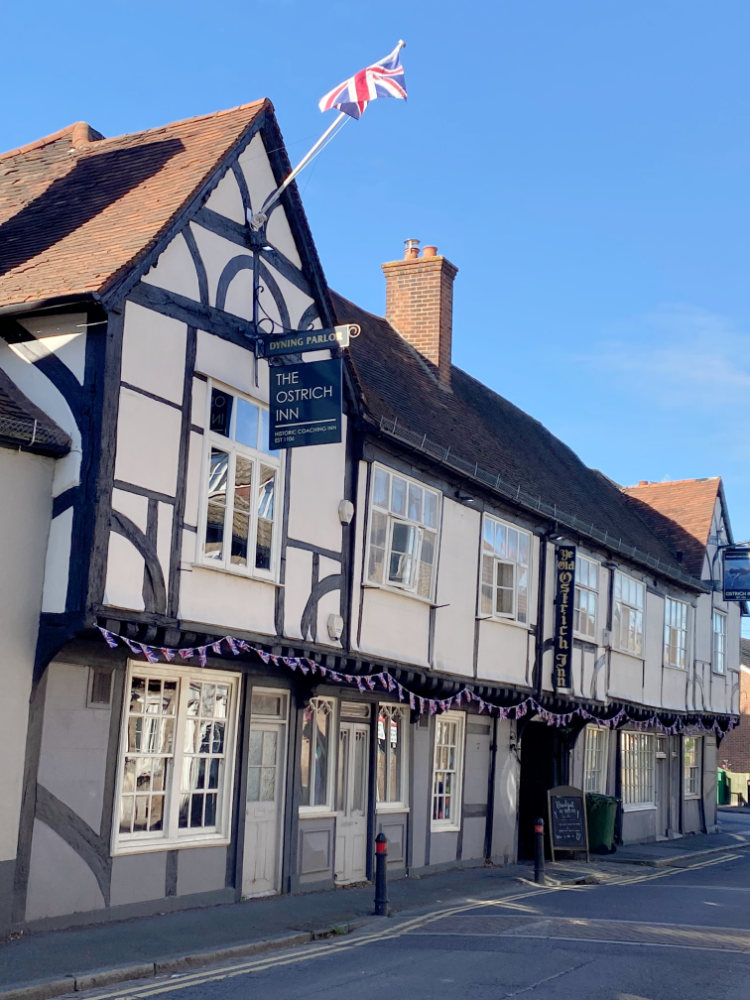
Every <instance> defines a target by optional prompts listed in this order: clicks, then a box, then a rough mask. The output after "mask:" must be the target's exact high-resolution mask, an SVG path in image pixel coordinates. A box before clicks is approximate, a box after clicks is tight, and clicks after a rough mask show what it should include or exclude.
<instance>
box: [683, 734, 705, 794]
mask: <svg viewBox="0 0 750 1000" xmlns="http://www.w3.org/2000/svg"><path fill="white" fill-rule="evenodd" d="M702 744H703V740H702V739H701V737H700V736H685V737H684V739H683V742H682V765H683V775H684V779H685V798H698V796H699V795H700V793H701V750H702Z"/></svg>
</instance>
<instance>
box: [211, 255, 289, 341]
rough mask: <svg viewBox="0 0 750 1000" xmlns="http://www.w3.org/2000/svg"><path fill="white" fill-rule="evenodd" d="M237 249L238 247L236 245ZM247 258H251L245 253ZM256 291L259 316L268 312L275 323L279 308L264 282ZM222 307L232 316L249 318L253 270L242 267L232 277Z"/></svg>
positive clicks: (277, 320)
mask: <svg viewBox="0 0 750 1000" xmlns="http://www.w3.org/2000/svg"><path fill="white" fill-rule="evenodd" d="M238 249H240V248H239V247H238ZM247 257H248V259H249V260H251V259H252V258H251V257H250V255H249V254H248V255H247ZM261 284H263V289H262V290H261V291H259V292H258V302H259V304H260V310H261V313H260V314H261V316H262V315H263V314H264V312H266V313H268V315H269V316H271V317H272V319H274V320H275V321H276V322H277V323H278V322H279V310H278V309H277V308H276V302H275V301H274V299H273V296H272V295H271V294H270V293H269V292H268V290H267V288H266V287H265V284H264V283H263V282H261ZM224 309H225V311H226V312H228V313H232V315H233V316H241V317H242V318H243V319H246V320H251V319H252V316H253V272H252V271H251V270H250V268H248V267H243V268H242V270H240V271H238V272H237V274H235V276H234V277H233V278H232V280H231V281H230V283H229V286H228V288H227V294H226V298H225V299H224Z"/></svg>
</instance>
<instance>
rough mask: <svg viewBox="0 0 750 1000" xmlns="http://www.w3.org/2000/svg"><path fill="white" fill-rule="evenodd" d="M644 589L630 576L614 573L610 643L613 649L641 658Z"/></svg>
mask: <svg viewBox="0 0 750 1000" xmlns="http://www.w3.org/2000/svg"><path fill="white" fill-rule="evenodd" d="M645 597H646V588H645V587H644V585H643V584H642V583H640V582H639V581H638V580H634V579H633V577H632V576H626V575H625V573H620V572H619V571H617V572H615V602H614V603H615V606H614V615H613V620H612V643H613V645H614V647H615V649H621V650H624V652H626V653H633V654H634V655H635V656H643V607H644V603H645Z"/></svg>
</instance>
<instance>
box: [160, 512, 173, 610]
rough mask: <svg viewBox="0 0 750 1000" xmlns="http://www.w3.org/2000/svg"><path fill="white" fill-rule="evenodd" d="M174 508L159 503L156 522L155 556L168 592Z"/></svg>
mask: <svg viewBox="0 0 750 1000" xmlns="http://www.w3.org/2000/svg"><path fill="white" fill-rule="evenodd" d="M173 514H174V508H173V507H172V505H171V504H169V503H159V506H158V515H157V522H156V554H157V555H158V556H159V563H160V565H161V571H162V573H163V574H164V583H165V584H166V586H167V590H169V563H170V557H171V554H172V517H173Z"/></svg>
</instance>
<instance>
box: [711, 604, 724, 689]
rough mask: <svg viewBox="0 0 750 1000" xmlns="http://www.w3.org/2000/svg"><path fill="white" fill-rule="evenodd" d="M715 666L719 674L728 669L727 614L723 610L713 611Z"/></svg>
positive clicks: (715, 670)
mask: <svg viewBox="0 0 750 1000" xmlns="http://www.w3.org/2000/svg"><path fill="white" fill-rule="evenodd" d="M712 618H713V639H714V641H713V668H714V672H715V673H717V674H723V673H725V672H726V669H727V616H726V615H725V614H722V612H721V611H714V612H713V616H712Z"/></svg>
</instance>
